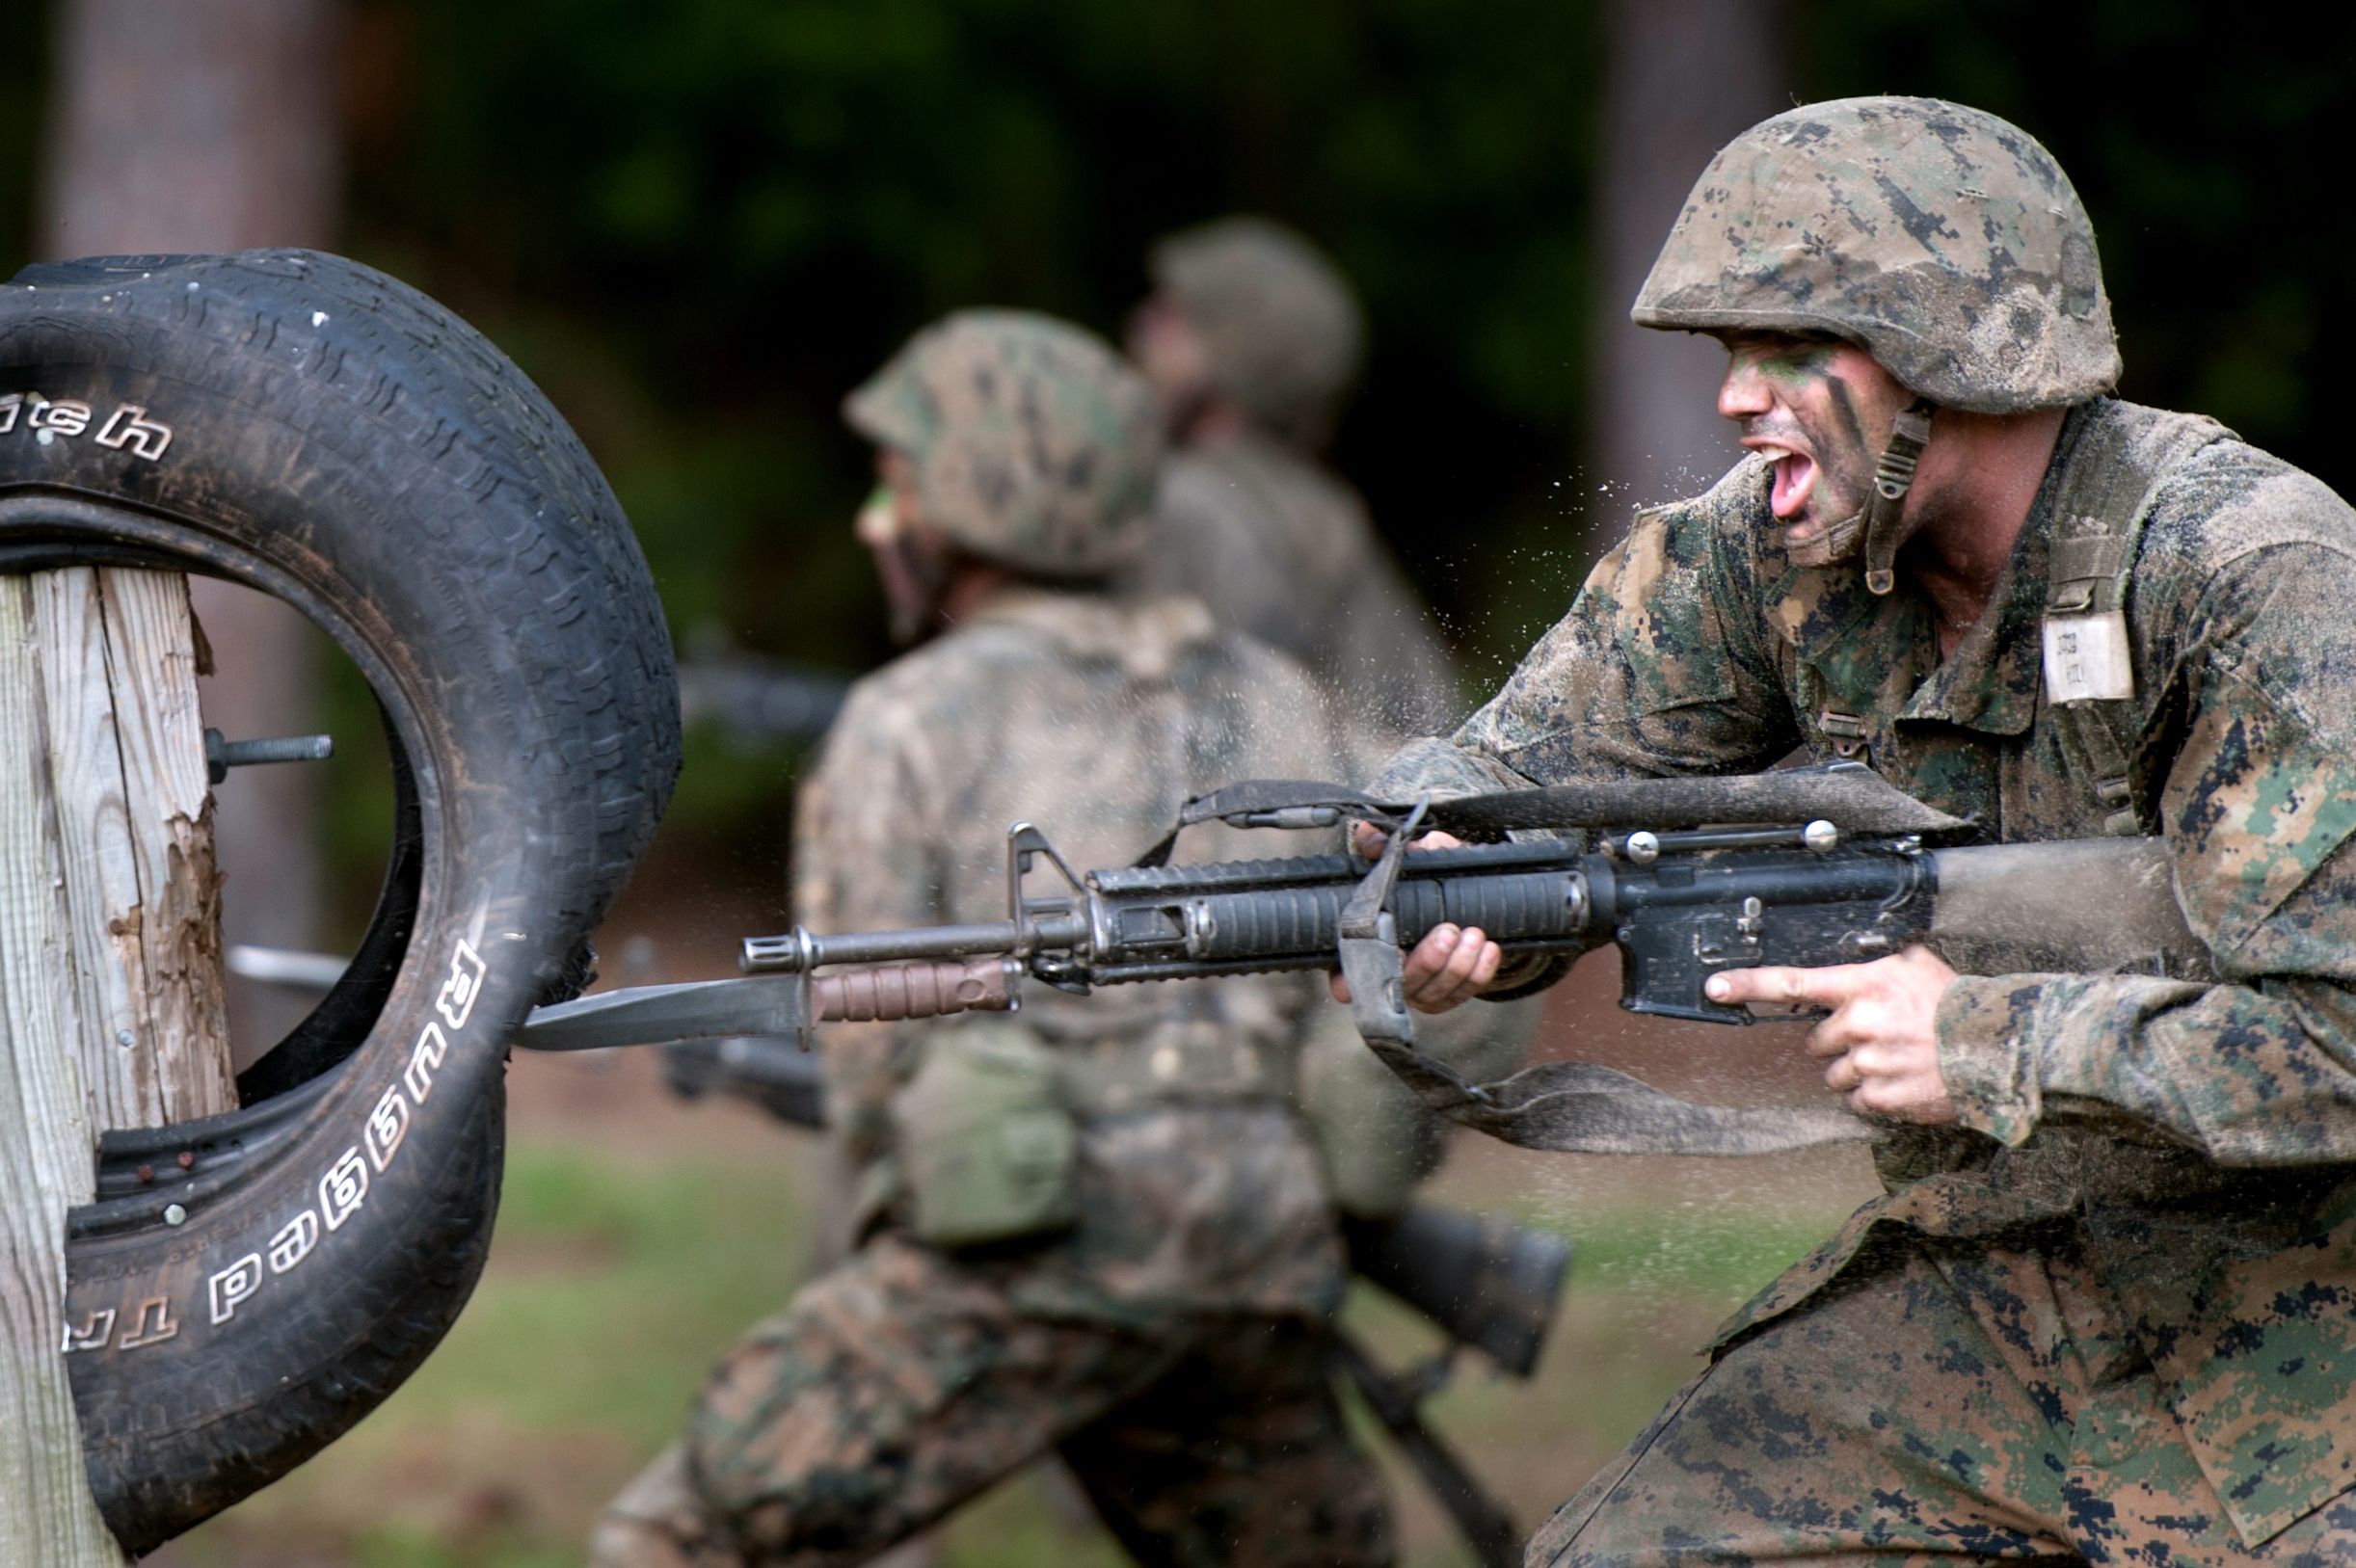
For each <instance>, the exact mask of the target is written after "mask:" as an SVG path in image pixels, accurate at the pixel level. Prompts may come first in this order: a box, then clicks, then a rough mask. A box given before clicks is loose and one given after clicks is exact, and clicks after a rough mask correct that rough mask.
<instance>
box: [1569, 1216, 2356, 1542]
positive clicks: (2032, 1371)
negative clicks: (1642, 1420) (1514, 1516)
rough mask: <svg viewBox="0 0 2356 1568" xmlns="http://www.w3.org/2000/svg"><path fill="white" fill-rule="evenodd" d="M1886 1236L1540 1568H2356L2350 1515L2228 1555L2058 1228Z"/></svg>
mask: <svg viewBox="0 0 2356 1568" xmlns="http://www.w3.org/2000/svg"><path fill="white" fill-rule="evenodd" d="M1885 1236H1886V1238H1885V1239H1883V1240H1881V1241H1878V1242H1876V1243H1874V1244H1873V1245H1872V1247H1871V1250H1870V1251H1868V1252H1867V1253H1864V1254H1861V1256H1860V1258H1859V1259H1858V1260H1857V1261H1856V1262H1852V1263H1851V1264H1850V1266H1849V1267H1848V1268H1847V1269H1845V1270H1844V1271H1843V1272H1842V1273H1841V1274H1840V1275H1839V1276H1838V1277H1837V1278H1835V1279H1834V1281H1833V1282H1832V1283H1831V1284H1829V1285H1827V1286H1826V1287H1825V1288H1824V1289H1821V1290H1819V1291H1818V1292H1817V1293H1816V1294H1815V1295H1813V1296H1811V1297H1810V1298H1808V1299H1807V1301H1806V1302H1804V1303H1802V1304H1801V1305H1800V1306H1799V1307H1798V1308H1796V1309H1794V1310H1793V1311H1791V1312H1788V1313H1786V1314H1784V1315H1782V1316H1780V1317H1775V1318H1771V1319H1769V1320H1768V1321H1767V1322H1766V1323H1764V1324H1762V1325H1761V1326H1759V1327H1758V1328H1756V1329H1754V1330H1752V1331H1750V1332H1749V1333H1748V1334H1747V1335H1746V1336H1745V1337H1744V1338H1742V1339H1739V1340H1736V1341H1734V1342H1732V1343H1731V1344H1729V1345H1728V1346H1727V1347H1726V1348H1725V1349H1723V1350H1721V1351H1720V1353H1719V1355H1718V1357H1717V1359H1716V1360H1715V1361H1714V1362H1713V1363H1712V1365H1711V1366H1710V1367H1709V1369H1707V1370H1705V1371H1704V1372H1702V1373H1701V1375H1700V1376H1699V1377H1697V1378H1695V1379H1694V1380H1693V1381H1692V1382H1691V1383H1689V1384H1687V1385H1686V1386H1685V1388H1684V1389H1683V1390H1681V1391H1680V1392H1679V1393H1678V1394H1677V1395H1676V1396H1675V1397H1674V1398H1673V1399H1671V1400H1670V1402H1669V1405H1668V1407H1667V1408H1666V1409H1664V1410H1663V1411H1662V1412H1661V1414H1660V1415H1659V1416H1657V1417H1655V1418H1654V1420H1653V1422H1652V1424H1651V1425H1650V1426H1648V1427H1647V1428H1646V1430H1645V1431H1644V1432H1642V1433H1641V1434H1639V1435H1638V1437H1637V1439H1636V1441H1635V1442H1634V1443H1632V1444H1630V1445H1629V1447H1628V1448H1627V1451H1626V1452H1624V1453H1622V1454H1621V1455H1620V1458H1618V1459H1617V1460H1614V1461H1613V1462H1612V1463H1611V1464H1610V1465H1608V1466H1606V1467H1605V1468H1604V1470H1603V1471H1602V1473H1601V1474H1599V1475H1596V1476H1595V1478H1594V1479H1593V1480H1592V1481H1591V1482H1589V1483H1588V1486H1587V1488H1586V1490H1585V1491H1583V1492H1581V1493H1580V1494H1579V1496H1578V1497H1576V1498H1574V1499H1572V1500H1571V1501H1570V1502H1567V1503H1566V1504H1564V1506H1563V1508H1562V1509H1561V1511H1560V1512H1558V1513H1557V1514H1556V1515H1555V1516H1554V1518H1553V1519H1552V1520H1551V1521H1550V1522H1549V1523H1548V1524H1547V1525H1546V1527H1545V1528H1542V1529H1540V1530H1539V1532H1538V1534H1537V1535H1536V1536H1535V1537H1534V1538H1533V1539H1532V1540H1531V1542H1530V1547H1529V1555H1528V1561H1529V1563H1530V1564H1531V1568H1541V1565H1543V1568H1551V1565H1555V1564H1561V1565H1566V1568H1567V1565H1571V1564H1577V1565H1580V1568H1604V1565H1607V1564H1608V1565H1612V1568H1621V1565H1626V1568H1636V1565H1640V1564H1669V1563H1675V1564H1679V1565H1684V1568H1691V1565H1697V1564H1702V1563H1746V1564H1748V1563H1766V1562H1775V1563H1815V1562H1823V1563H1834V1562H1839V1563H1856V1562H1860V1561H1863V1560H1872V1561H1876V1562H1923V1563H1940V1562H1950V1563H1957V1562H1980V1561H1988V1562H2006V1561H2009V1562H2019V1561H2022V1560H2030V1561H2035V1562H2039V1563H2048V1564H2063V1563H2075V1562H2098V1563H2111V1562H2136V1563H2152V1564H2161V1563H2164V1564H2168V1565H2170V1568H2195V1565H2209V1564H2218V1565H2222V1564H2227V1563H2253V1562H2255V1563H2267V1564H2292V1563H2296V1564H2303V1565H2304V1564H2316V1565H2320V1564H2324V1563H2345V1562H2350V1561H2356V1499H2351V1498H2350V1497H2346V1496H2343V1497H2342V1498H2340V1499H2337V1500H2335V1501H2334V1502H2331V1503H2328V1504H2326V1505H2325V1506H2324V1507H2322V1508H2321V1509H2319V1510H2317V1511H2316V1512H2315V1513H2312V1514H2310V1515H2308V1516H2307V1517H2306V1518H2305V1519H2302V1520H2300V1521H2299V1522H2297V1523H2296V1524H2293V1525H2292V1526H2291V1527H2290V1528H2289V1529H2287V1530H2285V1531H2284V1532H2283V1533H2282V1534H2280V1535H2277V1536H2275V1537H2274V1538H2272V1539H2271V1540H2269V1541H2267V1542H2266V1543H2265V1544H2264V1546H2263V1547H2262V1548H2260V1549H2258V1550H2256V1551H2252V1550H2251V1549H2249V1548H2247V1547H2245V1546H2243V1545H2242V1544H2241V1541H2240V1538H2239V1537H2238V1536H2237V1535H2236V1533H2235V1531H2234V1527H2233V1523H2232V1521H2231V1520H2230V1519H2229V1518H2228V1517H2227V1514H2226V1511H2225V1508H2224V1505H2223V1504H2222V1502H2220V1501H2219V1499H2218V1497H2217V1494H2216V1492H2215V1490H2214V1489H2213V1488H2212V1487H2211V1486H2210V1485H2209V1480H2208V1477H2207V1476H2206V1475H2203V1474H2202V1472H2201V1468H2200V1466H2199V1464H2198V1462H2197V1461H2196V1460H2195V1458H2194V1456H2193V1453H2192V1450H2191V1449H2190V1448H2187V1447H2186V1446H2185V1444H2184V1441H2183V1439H2182V1436H2181V1435H2180V1433H2179V1431H2178V1427H2177V1421H2176V1416H2175V1414H2174V1413H2173V1412H2172V1411H2171V1410H2170V1409H2169V1408H2168V1404H2167V1401H2166V1398H2165V1395H2164V1391H2163V1389H2162V1387H2161V1385H2160V1383H2159V1381H2158V1379H2157V1378H2156V1377H2155V1375H2154V1373H2153V1370H2152V1367H2151V1363H2150V1362H2149V1360H2148V1359H2146V1357H2145V1356H2144V1355H2143V1354H2142V1352H2141V1351H2140V1350H2138V1349H2137V1348H2136V1347H2135V1346H2134V1345H2133V1343H2132V1342H2131V1341H2130V1340H2129V1339H2128V1336H2127V1335H2126V1334H2125V1333H2124V1332H2123V1331H2122V1328H2121V1325H2120V1322H2119V1319H2118V1316H2117V1314H2116V1312H2115V1310H2114V1309H2113V1308H2112V1306H2111V1305H2110V1302H2109V1299H2108V1297H2107V1295H2106V1294H2105V1293H2104V1292H2103V1290H2102V1288H2101V1287H2100V1286H2099V1285H2098V1284H2097V1283H2096V1281H2095V1280H2094V1278H2093V1277H2092V1275H2091V1273H2090V1272H2089V1271H2088V1270H2087V1269H2086V1267H2085V1266H2084V1263H2083V1262H2082V1261H2081V1260H2080V1258H2079V1257H2078V1255H2077V1251H2076V1248H2075V1243H2074V1242H2073V1241H2072V1240H2071V1238H2070V1235H2069V1233H2068V1232H2067V1231H2066V1230H2056V1231H2049V1232H2047V1233H2044V1234H2042V1235H2040V1236H2036V1237H2033V1238H2030V1240H2031V1241H2032V1243H2033V1244H2030V1245H2025V1246H2022V1247H2021V1248H2020V1249H2019V1250H2013V1249H2010V1248H2006V1249H2002V1250H1999V1249H1996V1248H1994V1247H1983V1246H1981V1245H1978V1244H1975V1243H1969V1242H1958V1241H1945V1240H1939V1239H1935V1238H1932V1237H1927V1236H1917V1235H1913V1234H1907V1235H1903V1236H1889V1235H1888V1234H1887V1233H1885Z"/></svg>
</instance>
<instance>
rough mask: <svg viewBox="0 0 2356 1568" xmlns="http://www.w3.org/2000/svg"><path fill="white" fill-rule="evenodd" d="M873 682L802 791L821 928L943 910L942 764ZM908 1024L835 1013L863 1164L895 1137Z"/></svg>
mask: <svg viewBox="0 0 2356 1568" xmlns="http://www.w3.org/2000/svg"><path fill="white" fill-rule="evenodd" d="M905 721H906V716H905V715H902V714H900V713H898V712H897V710H896V707H895V704H892V703H891V702H890V701H889V700H888V699H887V698H885V697H884V696H882V695H880V694H879V693H878V692H876V691H875V690H874V689H873V688H871V687H870V688H866V689H855V690H854V691H853V693H852V696H851V699H850V701H849V702H848V703H846V704H844V706H843V714H842V716H841V718H839V719H838V720H837V721H836V722H835V725H834V728H833V729H832V730H831V731H829V732H828V734H827V737H826V743H825V746H824V749H823V750H822V752H821V754H820V756H819V758H818V762H817V767H816V768H814V769H813V770H812V772H811V774H810V776H809V778H808V779H807V780H805V781H804V783H803V784H802V787H801V791H800V793H799V795H798V796H797V797H796V799H795V802H794V828H793V904H794V911H795V917H796V918H797V919H799V920H800V921H801V922H802V923H804V924H806V925H808V926H809V927H811V929H813V930H815V931H821V932H840V931H876V930H887V929H890V928H893V927H897V926H909V925H930V924H934V923H937V922H938V921H939V920H940V919H941V918H942V916H941V913H940V896H941V895H940V887H941V876H942V873H941V869H940V866H939V864H937V861H936V859H935V857H934V855H933V853H932V850H931V847H930V846H931V845H933V844H934V843H937V842H939V835H938V829H937V827H936V824H935V822H934V815H935V800H934V793H933V791H932V789H931V788H930V786H929V776H930V774H931V771H932V770H931V769H930V768H928V767H927V766H926V762H927V758H926V757H925V755H924V749H923V747H922V745H921V744H919V743H918V742H919V737H917V736H915V735H912V733H911V730H912V726H911V724H910V723H908V722H905ZM900 1037H901V1031H899V1030H897V1029H895V1028H893V1027H892V1026H890V1025H886V1024H829V1025H828V1026H827V1027H826V1028H825V1029H824V1030H822V1031H821V1032H820V1034H819V1036H818V1040H819V1048H820V1050H821V1051H822V1052H823V1055H824V1060H825V1068H826V1080H827V1109H828V1117H829V1119H830V1121H831V1122H832V1123H833V1125H834V1127H835V1129H836V1130H837V1132H838V1134H839V1135H840V1136H841V1137H842V1138H843V1140H844V1146H845V1148H846V1150H847V1152H848V1154H849V1157H850V1159H851V1162H852V1164H853V1166H854V1167H855V1168H864V1167H865V1166H867V1165H868V1164H870V1162H872V1161H873V1160H874V1159H875V1158H876V1157H878V1156H881V1155H882V1154H883V1153H884V1152H886V1150H887V1149H888V1148H889V1144H890V1138H891V1119H890V1101H891V1095H892V1091H893V1089H894V1088H895V1087H897V1046H898V1041H899V1039H900Z"/></svg>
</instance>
